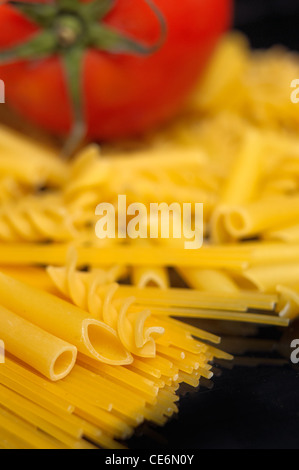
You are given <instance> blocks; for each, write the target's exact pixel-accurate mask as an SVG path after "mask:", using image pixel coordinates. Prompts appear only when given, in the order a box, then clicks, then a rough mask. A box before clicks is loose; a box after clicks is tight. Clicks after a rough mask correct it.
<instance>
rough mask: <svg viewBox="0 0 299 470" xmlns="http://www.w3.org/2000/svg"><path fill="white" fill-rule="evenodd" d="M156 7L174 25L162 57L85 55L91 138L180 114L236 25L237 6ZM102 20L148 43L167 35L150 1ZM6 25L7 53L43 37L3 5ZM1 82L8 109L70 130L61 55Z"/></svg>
mask: <svg viewBox="0 0 299 470" xmlns="http://www.w3.org/2000/svg"><path fill="white" fill-rule="evenodd" d="M87 2H88V0H87ZM27 3H29V2H27ZM31 3H50V4H51V3H52V2H51V1H50V0H43V1H38V0H34V1H33V0H31ZM82 3H86V1H85V2H84V1H83V0H82ZM154 3H155V4H156V6H157V7H158V8H159V10H160V11H161V13H162V14H163V16H164V19H165V21H166V23H167V38H166V40H165V42H164V43H163V45H162V46H161V48H160V49H159V50H158V51H156V52H155V53H153V54H151V55H147V56H137V55H132V54H129V53H125V54H120V53H118V54H112V53H107V52H105V51H100V50H95V49H91V48H87V49H86V51H85V57H84V68H83V77H82V85H83V86H82V93H83V98H84V103H85V119H86V122H87V125H88V135H89V137H92V138H97V139H116V138H119V137H124V136H132V135H136V134H139V133H141V132H144V131H145V130H148V129H150V128H152V127H154V126H157V125H158V124H160V123H162V122H164V121H165V120H167V119H168V118H169V117H171V116H172V115H173V114H174V113H176V112H177V111H178V109H179V108H180V107H181V105H182V103H183V102H184V100H185V99H186V96H187V94H188V93H189V92H190V90H191V89H192V87H193V86H194V84H195V83H196V82H197V81H198V78H199V76H200V74H201V72H202V70H203V67H204V66H205V64H206V62H207V60H208V58H209V57H210V55H211V52H212V50H213V48H214V46H215V44H216V42H217V40H218V38H219V36H220V35H221V34H222V33H223V32H224V31H225V30H226V29H227V28H228V26H229V23H230V18H231V10H232V0H183V1H179V0H154ZM103 21H104V22H105V24H106V25H109V26H111V27H113V28H114V29H116V30H117V31H121V32H123V33H124V34H125V35H127V36H130V37H132V38H136V40H137V41H139V42H141V41H142V42H143V43H146V44H152V43H154V42H155V41H156V40H157V38H158V37H159V35H160V24H159V22H158V21H157V16H156V15H155V13H154V12H153V11H152V10H151V8H150V7H149V5H148V4H147V3H146V2H145V1H144V0H130V1H128V0H117V1H116V3H115V6H114V7H113V8H112V10H111V11H110V12H109V13H108V14H107V15H106V16H105V17H104V19H103ZM0 24H1V28H0V51H1V50H4V49H7V48H8V47H11V46H15V45H16V44H20V43H23V42H24V41H28V39H29V38H31V37H33V35H34V34H36V33H37V32H39V27H38V26H37V25H36V24H34V23H33V22H32V21H31V20H29V19H26V17H25V16H24V15H23V14H21V13H19V12H17V11H16V10H14V9H13V7H11V6H8V5H2V6H0ZM219 73H221V71H219ZM0 78H1V79H3V80H4V81H5V84H6V101H7V103H8V104H9V105H11V106H12V107H14V108H15V109H16V110H17V111H19V112H20V113H21V114H22V115H23V116H24V117H25V118H28V119H30V120H32V121H34V122H36V123H37V124H39V125H40V126H42V127H44V128H45V129H48V130H50V131H52V132H54V133H57V134H60V135H65V134H67V133H69V132H70V129H71V126H72V122H73V116H72V107H71V103H70V99H69V94H68V88H67V84H66V79H65V75H64V69H63V67H62V63H61V59H60V57H59V55H57V54H54V55H53V56H51V57H48V58H45V59H43V60H41V59H40V60H32V61H31V60H30V61H19V62H17V63H13V64H10V65H2V66H0Z"/></svg>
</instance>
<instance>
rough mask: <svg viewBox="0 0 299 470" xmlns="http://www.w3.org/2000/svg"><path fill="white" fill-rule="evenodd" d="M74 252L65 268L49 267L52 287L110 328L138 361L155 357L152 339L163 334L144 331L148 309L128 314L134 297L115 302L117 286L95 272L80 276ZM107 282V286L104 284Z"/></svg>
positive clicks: (156, 330)
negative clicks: (53, 285) (137, 357)
mask: <svg viewBox="0 0 299 470" xmlns="http://www.w3.org/2000/svg"><path fill="white" fill-rule="evenodd" d="M76 264H77V257H76V252H74V251H73V250H71V251H70V252H69V254H68V263H67V265H66V266H65V267H62V268H55V267H48V269H47V272H48V274H49V275H50V277H51V279H52V281H53V282H54V284H55V286H56V287H57V288H58V289H59V291H60V292H62V293H63V294H64V295H65V296H66V297H67V298H68V299H69V300H71V301H72V302H74V304H75V305H77V306H79V307H80V308H82V309H83V310H86V311H88V312H89V313H90V314H91V315H92V316H93V317H94V318H96V319H97V320H100V321H102V322H104V323H105V324H107V325H108V326H109V327H111V328H113V329H114V330H115V331H116V332H117V334H118V337H119V339H120V340H121V342H122V344H123V346H124V347H125V348H126V349H127V350H128V351H129V352H130V353H134V354H136V355H137V356H141V357H154V356H155V354H156V348H155V338H156V337H158V336H160V335H161V334H163V332H164V330H163V328H161V327H159V326H153V327H151V328H149V327H147V324H146V322H147V319H148V317H149V316H150V314H151V312H150V311H149V310H148V309H146V308H145V309H144V310H141V311H140V310H139V312H134V313H130V311H129V310H130V307H131V305H132V304H134V301H135V299H134V297H132V296H131V297H127V298H123V299H118V300H117V301H116V300H114V296H115V294H116V291H117V290H118V284H117V283H112V284H107V281H108V277H107V278H106V279H105V278H103V276H102V275H101V273H99V272H98V271H97V270H94V271H91V272H80V271H79V270H77V269H76ZM105 281H106V282H105Z"/></svg>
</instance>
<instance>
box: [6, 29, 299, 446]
mask: <svg viewBox="0 0 299 470" xmlns="http://www.w3.org/2000/svg"><path fill="white" fill-rule="evenodd" d="M219 70H222V73H221V74H219ZM297 75H299V62H298V58H297V57H296V56H294V55H292V54H289V53H285V52H284V51H282V50H276V49H273V50H271V51H267V52H265V51H263V52H254V53H252V52H251V51H250V49H249V46H248V43H247V41H246V40H245V39H244V38H243V37H242V36H240V35H239V34H233V35H230V36H228V37H226V38H224V39H223V41H222V42H221V43H220V44H219V47H218V49H217V51H216V54H215V56H214V59H213V60H212V61H211V65H210V67H208V69H207V71H206V74H205V77H204V78H203V81H202V83H201V85H199V87H198V89H197V90H195V94H194V95H193V96H192V97H191V99H190V101H189V102H188V103H187V104H186V107H185V110H184V112H183V113H182V115H181V116H178V118H177V119H175V120H174V121H173V122H172V123H170V124H169V125H168V126H165V127H164V128H163V129H161V130H160V131H157V132H153V133H152V134H151V135H148V136H147V137H145V138H144V139H139V140H136V141H131V142H122V143H118V144H113V145H110V146H108V145H106V146H103V147H102V148H99V147H98V146H97V145H94V144H91V145H90V146H88V147H87V148H86V149H83V151H81V152H80V154H79V155H78V156H77V157H75V158H74V160H73V161H69V162H64V161H62V160H60V159H58V158H57V157H56V155H55V152H53V151H52V150H49V149H46V148H44V146H41V145H39V144H36V143H35V142H33V141H29V140H28V139H27V138H23V137H22V136H19V135H18V134H16V133H14V132H13V131H10V130H8V129H6V128H5V127H3V126H0V193H1V195H0V202H1V208H0V241H1V244H0V266H1V268H0V271H1V272H0V299H1V301H0V303H1V306H0V316H1V318H3V322H2V324H1V325H0V339H2V337H3V339H4V340H5V342H6V343H7V345H6V346H7V350H8V351H7V354H6V358H5V364H2V366H1V367H0V448H49V449H54V448H55V449H56V448H59V449H64V448H67V449H74V448H80V449H86V448H94V447H95V446H97V447H105V448H124V444H123V443H121V442H119V440H122V439H127V438H129V437H130V436H132V434H133V432H134V429H135V428H136V427H137V426H139V425H140V424H142V423H143V422H144V421H145V420H149V421H151V422H152V423H155V424H156V425H164V424H165V423H166V422H167V420H168V419H169V417H171V416H173V415H174V414H176V413H177V412H178V403H177V402H178V400H179V393H180V384H181V383H186V384H188V385H189V386H192V387H198V385H201V384H206V385H207V386H209V380H210V379H211V378H212V376H213V373H214V372H215V373H216V372H217V369H215V368H214V367H212V366H213V361H214V359H215V358H217V359H218V360H219V364H220V363H222V361H223V360H225V361H228V360H232V359H233V358H232V356H231V355H230V354H227V353H226V352H224V351H222V350H220V349H218V345H219V343H220V341H221V338H220V337H219V336H217V335H215V334H211V333H209V332H207V331H204V330H203V329H200V328H197V327H195V326H191V325H189V324H187V323H185V322H184V319H186V318H190V319H194V318H200V319H208V320H209V321H210V323H213V322H214V324H215V328H216V327H217V328H218V325H219V324H220V322H219V323H218V320H221V324H223V320H226V321H230V322H240V321H242V322H247V323H254V324H266V325H277V326H287V325H288V324H289V321H291V320H293V319H294V318H296V317H297V316H298V315H299V300H298V282H297V278H298V274H299V270H298V266H299V235H298V233H299V232H298V223H297V219H298V215H299V213H298V210H299V209H298V208H299V165H298V154H299V139H298V125H299V119H298V110H297V108H296V106H294V105H293V103H291V100H290V89H289V86H287V87H286V86H285V84H286V83H287V84H289V83H290V82H291V80H293V78H294V77H295V76H297ZM24 162H26V164H25V163H24ZM41 187H43V189H46V191H40V189H41ZM119 195H126V196H127V204H131V203H134V202H136V201H138V202H142V203H144V204H145V206H146V208H147V209H148V208H149V207H150V204H151V203H153V202H166V203H168V204H171V203H173V202H174V201H176V202H178V203H180V204H183V203H186V202H192V203H195V202H196V203H198V202H200V203H203V204H204V226H203V232H204V237H205V241H204V246H203V247H202V248H201V249H199V250H185V249H184V242H185V240H184V239H183V238H182V239H178V240H177V239H175V238H174V237H173V236H172V234H170V237H169V239H163V238H162V237H161V230H160V228H159V223H160V222H161V220H158V218H157V220H156V221H155V224H156V227H155V228H157V232H158V233H159V235H160V238H158V239H157V240H149V241H148V242H147V243H146V244H144V242H143V241H140V240H137V241H136V240H131V239H130V238H129V236H126V237H125V238H122V239H116V240H99V239H97V236H96V233H95V224H96V222H97V218H96V215H95V208H96V207H97V205H98V204H99V203H101V202H108V203H111V204H112V205H113V206H114V208H115V214H116V218H117V219H118V217H120V219H121V218H122V216H123V215H124V214H122V209H119V208H118V196H119ZM191 215H192V217H193V216H194V213H193V211H192V214H191ZM120 219H119V220H116V226H117V228H125V227H123V225H124V223H122V222H121V220H120ZM192 221H193V220H192ZM175 222H176V221H175ZM176 223H181V221H179V222H176ZM149 228H150V227H149V225H147V229H149ZM123 232H124V230H123ZM252 238H254V240H253V241H251V239H252ZM244 239H245V240H246V239H250V240H248V241H244ZM169 268H175V270H176V272H177V273H178V274H179V276H181V278H182V279H183V280H184V281H185V283H186V284H187V285H188V286H189V287H190V288H188V289H185V288H178V287H177V284H176V281H175V282H174V281H173V279H174V278H175V275H176V273H174V272H173V271H172V270H171V269H169ZM128 282H130V284H131V285H126V283H128ZM174 285H175V286H176V287H173V286H174ZM173 316H178V317H180V318H181V320H175V319H174V318H172V317H173ZM4 320H5V321H4ZM12 327H14V335H13V334H12V333H11V328H12ZM1 328H2V329H1ZM217 328H216V329H217ZM231 329H232V331H235V332H236V334H240V333H241V334H244V333H246V334H247V333H248V331H250V333H251V334H254V333H255V332H256V328H251V329H249V330H247V329H246V330H244V329H243V328H241V327H240V328H239V327H238V328H237V327H236V326H235V327H234V328H233V327H231ZM33 332H35V333H38V334H35V335H33ZM50 335H52V336H50ZM53 336H54V337H55V341H54V339H53ZM49 337H50V338H51V341H50V340H49ZM47 338H48V339H47ZM47 341H48V342H47ZM64 342H67V343H68V344H72V345H74V346H73V348H74V349H72V351H74V350H75V349H76V348H77V349H78V358H77V362H76V364H75V365H74V367H73V368H72V371H71V372H70V373H69V374H68V375H67V376H66V377H64V378H61V380H59V381H56V382H53V381H52V380H49V378H50V379H53V375H51V374H50V373H49V367H50V366H49V364H50V363H51V360H52V358H54V357H55V354H56V351H57V352H58V351H59V347H60V345H62V344H65V343H64ZM27 343H30V344H27ZM211 344H213V346H211ZM214 345H215V346H216V347H215V346H214ZM224 346H228V343H226V344H224ZM235 346H236V345H235ZM237 346H238V345H237ZM237 346H236V347H235V349H237V350H238V348H237ZM221 348H222V346H221ZM24 349H25V353H24V354H22V351H23V350H24ZM223 349H225V347H223ZM36 350H38V353H37V354H35V355H34V357H33V354H32V352H33V351H36ZM228 350H229V348H228ZM241 359H242V358H241ZM241 359H239V361H240V362H241ZM236 363H238V362H236ZM251 363H254V364H256V363H259V360H256V361H255V362H251ZM215 375H216V374H215ZM54 378H57V377H54ZM82 384H83V385H84V387H83V386H82Z"/></svg>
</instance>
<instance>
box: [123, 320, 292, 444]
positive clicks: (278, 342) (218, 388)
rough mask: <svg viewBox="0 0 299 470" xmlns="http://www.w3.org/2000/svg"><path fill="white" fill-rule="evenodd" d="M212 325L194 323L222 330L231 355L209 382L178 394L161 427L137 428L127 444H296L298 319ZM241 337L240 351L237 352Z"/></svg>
mask: <svg viewBox="0 0 299 470" xmlns="http://www.w3.org/2000/svg"><path fill="white" fill-rule="evenodd" d="M215 325H216V324H214V327H213V324H212V323H209V324H208V325H207V324H204V323H202V322H201V323H198V326H200V327H204V328H206V329H208V330H209V331H212V332H213V331H214V332H215V333H218V334H221V332H222V337H223V345H222V347H223V349H224V350H226V351H230V352H232V353H234V355H235V360H234V361H233V362H232V363H230V362H229V363H225V362H221V364H217V365H216V369H215V372H216V375H215V377H214V378H213V384H214V386H213V388H212V389H211V390H209V389H207V388H205V386H201V387H200V388H199V389H198V390H196V391H189V392H188V393H187V394H186V395H185V396H184V397H183V398H182V399H181V402H180V406H179V408H180V413H179V415H178V416H177V417H176V418H175V419H173V420H172V421H170V422H169V423H168V424H167V425H166V426H165V427H164V428H163V429H159V428H156V429H154V428H152V427H151V426H150V427H148V426H146V427H145V428H141V429H140V430H139V437H138V435H137V436H136V437H134V438H133V439H132V440H131V441H130V443H129V446H130V447H131V448H133V449H134V448H135V449H138V448H141V449H144V448H147V449H148V448H149V449H157V448H158V449H159V448H160V449H277V448H279V449H294V448H295V449H297V448H299V367H298V366H294V365H293V364H292V363H291V361H290V354H291V352H292V349H291V348H290V344H291V341H292V340H293V339H294V338H299V322H296V323H295V324H293V325H292V326H291V327H289V329H285V330H280V329H277V328H259V329H256V328H255V327H252V326H251V325H249V326H246V325H245V327H244V325H243V326H241V325H240V326H241V328H242V333H241V330H240V331H239V332H238V331H236V328H239V326H238V325H237V324H228V323H226V324H222V326H224V327H225V331H224V330H223V331H221V323H219V322H218V323H217V328H215ZM254 329H256V331H254ZM230 330H231V331H230ZM246 330H247V331H246ZM240 335H241V336H240ZM242 335H245V336H243V339H242ZM240 338H241V339H240ZM257 338H259V340H260V342H259V343H258V344H256V339H257ZM245 343H246V346H245V352H244V351H242V352H238V349H240V347H243V346H244V344H245ZM240 362H241V363H242V364H243V365H239V363H240ZM219 373H220V375H219ZM189 390H191V389H189Z"/></svg>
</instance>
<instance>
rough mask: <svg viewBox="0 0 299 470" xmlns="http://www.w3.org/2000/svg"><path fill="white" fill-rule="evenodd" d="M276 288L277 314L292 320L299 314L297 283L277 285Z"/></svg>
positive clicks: (298, 287) (298, 289) (298, 285)
mask: <svg viewBox="0 0 299 470" xmlns="http://www.w3.org/2000/svg"><path fill="white" fill-rule="evenodd" d="M276 290H277V292H278V294H279V303H278V308H279V312H280V313H279V315H280V316H281V317H282V318H287V319H289V320H293V319H294V318H296V317H298V316H299V283H298V282H295V283H293V284H290V285H287V286H284V285H278V286H277V287H276Z"/></svg>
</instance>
